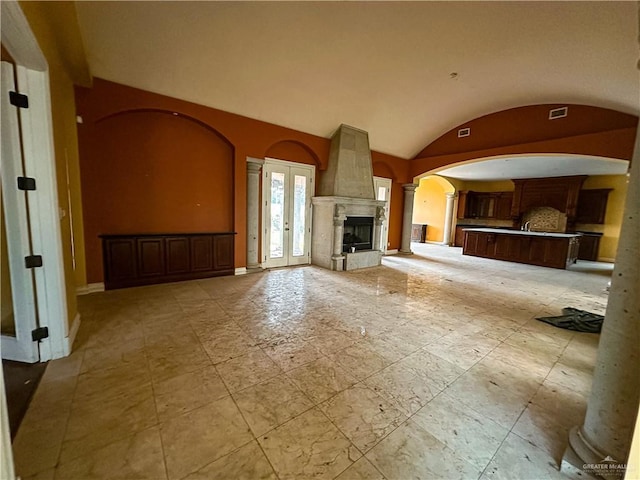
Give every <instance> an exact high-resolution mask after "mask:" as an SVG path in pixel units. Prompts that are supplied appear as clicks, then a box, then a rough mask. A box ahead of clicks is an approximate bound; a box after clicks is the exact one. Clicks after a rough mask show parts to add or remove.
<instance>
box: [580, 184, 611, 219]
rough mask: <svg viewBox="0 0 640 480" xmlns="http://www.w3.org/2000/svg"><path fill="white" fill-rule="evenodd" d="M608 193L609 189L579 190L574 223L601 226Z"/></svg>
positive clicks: (605, 210)
mask: <svg viewBox="0 0 640 480" xmlns="http://www.w3.org/2000/svg"><path fill="white" fill-rule="evenodd" d="M609 192H611V189H609V188H601V189H597V190H580V194H579V196H578V208H577V212H576V222H577V223H596V224H603V223H604V217H605V214H606V212H607V199H608V197H609Z"/></svg>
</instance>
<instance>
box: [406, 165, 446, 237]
mask: <svg viewBox="0 0 640 480" xmlns="http://www.w3.org/2000/svg"><path fill="white" fill-rule="evenodd" d="M455 193H456V188H455V186H454V185H453V184H452V183H451V182H450V181H449V180H447V179H446V178H443V177H441V176H439V175H426V176H424V177H422V178H420V180H419V182H418V188H417V189H416V192H415V198H414V203H413V221H412V223H413V224H414V225H427V229H426V235H425V238H424V241H426V242H432V243H441V244H445V245H448V244H449V243H450V241H451V230H452V221H453V202H454V198H455ZM416 228H419V227H416ZM416 234H417V232H416ZM415 239H417V235H412V241H415Z"/></svg>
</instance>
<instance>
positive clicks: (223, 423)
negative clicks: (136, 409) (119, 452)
mask: <svg viewBox="0 0 640 480" xmlns="http://www.w3.org/2000/svg"><path fill="white" fill-rule="evenodd" d="M160 433H161V435H162V444H163V446H164V454H165V460H166V464H167V471H168V473H169V478H170V479H172V480H173V479H180V478H183V477H184V476H186V475H188V474H190V473H193V472H196V471H198V470H200V469H201V468H202V467H204V466H205V465H208V464H209V463H211V462H213V461H214V460H216V459H218V458H220V457H222V456H224V455H226V454H228V453H230V452H232V451H234V450H235V449H237V448H238V447H241V446H242V445H245V444H246V443H249V442H250V441H251V439H252V438H253V436H252V435H251V432H250V430H249V427H248V426H247V424H246V423H245V421H244V419H243V418H242V415H241V414H240V411H239V410H238V408H237V407H236V405H235V403H234V402H233V400H232V399H231V397H225V398H223V399H221V400H216V401H214V402H211V403H209V404H208V405H205V406H204V407H200V408H198V409H196V410H192V411H190V412H188V413H185V414H183V415H180V416H178V417H173V418H171V419H169V420H167V421H166V422H164V423H162V424H161V426H160Z"/></svg>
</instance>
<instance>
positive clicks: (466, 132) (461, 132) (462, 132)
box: [458, 128, 471, 138]
mask: <svg viewBox="0 0 640 480" xmlns="http://www.w3.org/2000/svg"><path fill="white" fill-rule="evenodd" d="M469 135H471V129H470V128H461V129H460V130H458V138H462V137H468V136H469Z"/></svg>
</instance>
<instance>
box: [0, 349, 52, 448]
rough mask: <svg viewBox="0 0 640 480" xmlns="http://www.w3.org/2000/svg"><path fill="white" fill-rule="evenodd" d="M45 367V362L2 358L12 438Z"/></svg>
mask: <svg viewBox="0 0 640 480" xmlns="http://www.w3.org/2000/svg"><path fill="white" fill-rule="evenodd" d="M45 368H47V363H46V362H45V363H21V362H12V361H11V360H2V371H3V373H4V388H5V390H6V394H7V410H8V411H9V428H10V429H11V439H12V440H13V439H14V437H15V436H16V433H17V432H18V427H19V426H20V423H21V422H22V419H23V418H24V415H25V413H27V408H28V407H29V402H31V397H33V394H34V393H35V391H36V388H37V387H38V383H40V379H41V378H42V375H43V374H44V370H45Z"/></svg>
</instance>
